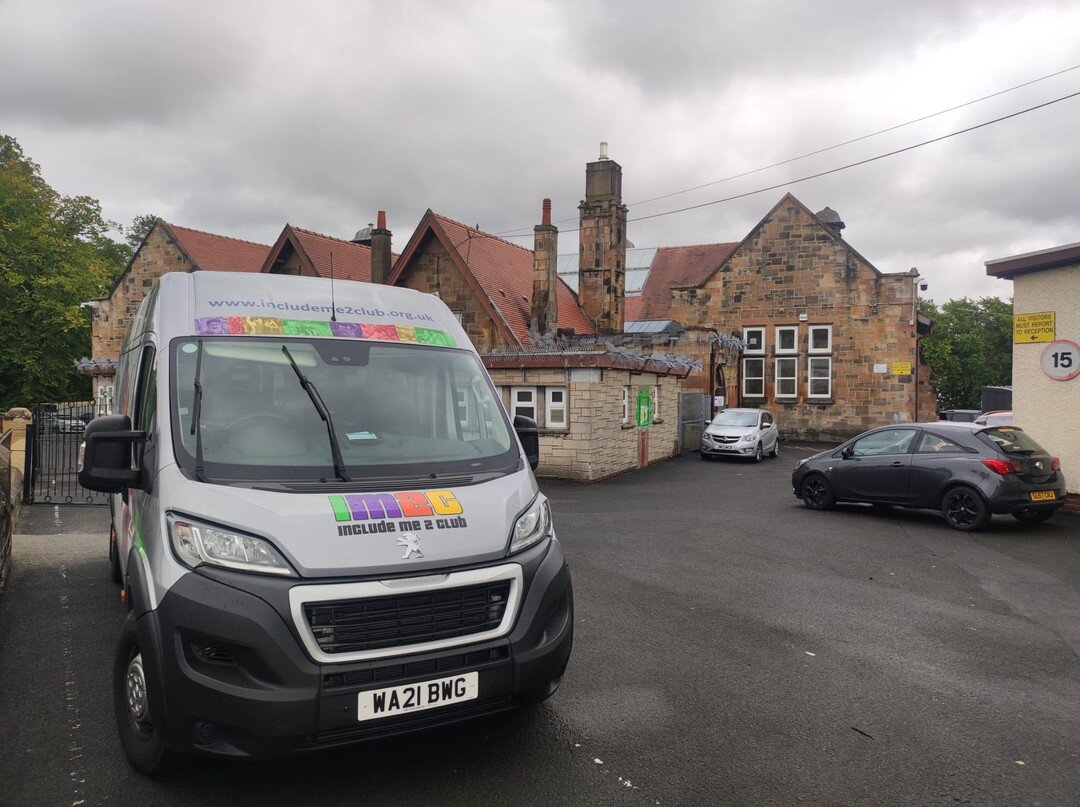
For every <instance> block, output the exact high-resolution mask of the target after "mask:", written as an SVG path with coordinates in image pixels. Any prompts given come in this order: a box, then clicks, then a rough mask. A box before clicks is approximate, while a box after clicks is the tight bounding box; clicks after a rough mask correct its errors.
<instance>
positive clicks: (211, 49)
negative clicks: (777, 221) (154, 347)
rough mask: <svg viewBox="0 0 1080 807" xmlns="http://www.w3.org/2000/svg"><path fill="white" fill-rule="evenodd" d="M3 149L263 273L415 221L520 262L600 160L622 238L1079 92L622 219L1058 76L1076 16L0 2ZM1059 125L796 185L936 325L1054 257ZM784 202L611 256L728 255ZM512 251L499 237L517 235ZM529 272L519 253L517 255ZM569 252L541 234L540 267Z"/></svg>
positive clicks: (1060, 212)
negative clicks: (909, 281) (243, 253)
mask: <svg viewBox="0 0 1080 807" xmlns="http://www.w3.org/2000/svg"><path fill="white" fill-rule="evenodd" d="M0 20H2V24H0V76H3V79H2V80H0V131H2V132H4V133H6V134H11V135H14V136H15V137H17V138H18V140H19V141H20V143H21V144H22V146H23V149H24V150H25V151H26V152H27V154H29V155H30V156H31V158H32V159H34V160H35V161H36V162H38V163H39V164H40V165H41V167H42V172H43V174H44V176H45V178H46V180H47V181H48V182H50V183H51V184H52V185H53V186H54V187H55V188H57V189H58V190H60V191H61V192H63V193H66V194H87V195H90V196H94V197H96V198H98V199H100V200H101V202H102V205H103V208H104V211H105V214H106V215H107V216H108V217H110V218H112V219H115V220H117V221H120V222H122V223H127V222H129V221H130V220H131V218H132V217H133V216H135V215H137V214H141V213H150V212H152V213H156V214H158V215H160V216H162V217H163V218H165V219H167V220H169V221H172V222H175V223H177V224H182V225H185V226H189V227H196V228H199V229H205V230H210V231H213V232H217V233H222V234H225V235H231V236H234V237H238V238H246V239H250V240H255V241H261V242H263V243H271V242H272V241H273V240H274V239H275V238H276V236H277V235H278V233H279V232H280V231H281V228H282V226H283V225H284V224H285V223H286V222H290V223H292V224H295V225H299V226H302V227H306V228H310V229H314V230H318V231H320V232H325V233H328V234H331V235H336V236H340V237H345V238H349V237H351V235H352V233H353V232H355V231H356V230H357V229H358V228H360V227H362V226H363V225H365V224H366V223H367V222H369V221H373V220H374V217H375V213H376V211H377V210H380V209H384V210H386V211H387V212H388V216H389V225H390V228H391V229H392V230H393V232H394V248H395V250H400V249H401V248H403V247H404V245H405V242H406V240H407V239H408V237H409V235H410V233H411V232H412V230H413V228H414V227H415V225H416V223H417V222H418V220H419V218H420V216H421V215H422V214H423V212H424V210H425V209H427V208H429V207H430V208H432V209H434V210H435V211H437V212H439V213H443V214H445V215H447V216H450V217H452V218H455V219H458V220H461V221H464V222H466V223H468V224H479V225H480V226H481V227H482V228H483V229H486V230H488V231H491V232H503V231H509V230H515V229H517V230H518V231H519V232H527V233H531V226H532V225H533V224H535V223H536V222H537V221H538V218H539V214H540V201H541V199H542V198H543V197H545V196H548V197H551V198H552V200H553V207H554V215H555V218H556V219H568V218H569V219H572V220H573V222H572V223H567V224H565V225H563V228H564V229H565V230H572V229H573V228H574V227H576V216H577V209H576V208H577V204H578V202H579V201H580V200H581V198H582V195H583V193H584V166H585V163H586V162H588V161H590V160H593V159H595V158H596V157H597V155H598V148H599V143H600V141H601V140H606V141H607V142H608V143H609V144H610V146H609V149H610V155H611V157H612V158H614V159H615V160H617V161H618V162H619V163H620V164H621V165H622V167H623V194H624V201H625V202H626V203H627V204H628V205H629V206H630V218H631V219H633V218H634V217H635V216H641V215H649V214H653V213H659V212H662V211H665V210H671V209H673V208H678V207H685V206H687V205H692V204H697V203H701V202H707V201H711V200H715V199H720V198H723V197H727V196H731V195H734V194H739V193H744V192H747V191H753V190H756V189H758V188H763V187H766V186H771V185H778V184H781V183H785V182H789V181H790V180H793V179H796V178H798V177H803V176H806V175H808V174H813V173H816V172H819V171H823V170H827V169H830V168H833V167H836V166H840V165H843V164H846V163H849V162H854V161H856V160H860V159H864V158H866V157H870V156H874V155H877V154H881V153H884V152H887V151H890V150H893V149H897V148H901V147H904V146H907V145H910V144H912V143H916V142H919V141H922V140H926V139H929V138H932V137H936V136H939V135H942V134H945V133H948V132H952V131H955V130H958V129H962V128H965V127H967V126H971V125H974V124H976V123H979V122H982V121H985V120H990V119H992V118H995V117H999V116H1001V115H1004V114H1008V113H1010V112H1014V111H1017V110H1020V109H1024V108H1026V107H1029V106H1033V105H1035V104H1038V103H1042V102H1044V101H1048V100H1051V99H1054V98H1058V97H1060V96H1063V95H1067V94H1070V93H1073V92H1077V91H1078V90H1080V70H1074V71H1071V72H1067V73H1064V74H1063V75H1060V76H1058V77H1056V78H1052V79H1048V80H1046V81H1042V82H1039V83H1037V84H1034V85H1032V86H1029V87H1026V88H1024V89H1021V90H1017V91H1015V92H1010V93H1006V94H1004V95H1001V96H999V97H997V98H994V99H992V100H989V101H984V102H982V103H978V104H974V105H971V106H968V107H965V108H964V109H961V110H958V111H956V112H952V113H950V114H947V115H941V116H938V117H934V118H932V119H930V120H927V121H924V122H922V123H919V124H916V125H912V126H906V127H903V128H900V129H897V130H895V131H892V132H890V133H888V134H885V135H881V136H878V137H873V138H870V139H867V140H863V141H861V142H859V143H856V144H853V145H850V146H846V147H844V148H841V149H836V150H832V151H828V152H826V153H824V154H820V155H817V156H814V157H810V158H807V159H804V160H799V161H797V162H794V163H790V164H787V165H784V166H781V167H777V168H774V169H771V170H768V171H763V172H760V173H755V174H752V175H750V176H746V177H742V178H740V179H737V180H732V181H729V182H724V183H722V184H716V185H712V186H710V187H707V188H703V189H701V190H698V191H694V192H692V193H685V194H681V195H678V196H673V197H670V198H666V199H663V200H659V201H655V202H649V203H641V202H642V201H643V200H646V199H650V198H652V197H655V196H659V195H662V194H667V193H671V192H673V191H678V190H681V189H684V188H688V187H692V186H696V185H701V184H703V183H707V182H711V181H714V180H718V179H722V178H724V177H727V176H730V175H732V174H738V173H742V172H745V171H749V170H753V169H755V168H759V167H762V166H766V165H769V164H771V163H775V162H778V161H781V160H785V159H787V158H790V157H794V156H797V155H800V154H804V153H806V152H809V151H814V150H816V149H820V148H823V147H826V146H830V145H832V144H835V143H839V142H841V141H844V140H847V139H850V138H854V137H858V136H860V135H864V134H867V133H869V132H873V131H876V130H878V129H882V128H885V127H888V126H892V125H894V124H897V123H901V122H904V121H908V120H911V119H914V118H918V117H921V116H923V115H928V114H930V113H933V112H936V111H939V110H942V109H945V108H947V107H951V106H954V105H956V104H960V103H964V102H966V101H969V100H972V99H975V98H978V97H980V96H983V95H986V94H989V93H992V92H996V91H998V90H1001V89H1005V88H1007V87H1011V86H1014V85H1016V84H1019V83H1021V82H1024V81H1028V80H1030V79H1033V78H1037V77H1039V76H1044V75H1046V74H1049V73H1053V72H1055V71H1058V70H1062V69H1064V68H1068V67H1072V66H1074V65H1076V64H1080V3H1077V2H1075V0H1073V2H1004V0H1002V1H1001V2H994V3H985V2H961V1H960V0H949V2H942V0H908V1H907V2H904V3H878V2H865V0H852V1H851V2H827V0H821V1H819V2H816V3H810V2H796V1H794V0H791V1H788V2H784V1H783V0H766V1H765V2H757V1H756V0H740V2H717V1H716V0H712V1H711V2H710V1H709V0H706V1H705V2H686V3H680V2H668V3H659V4H658V3H656V2H648V3H647V2H636V1H635V2H628V1H627V0H622V2H614V0H612V1H610V2H600V0H575V1H574V2H572V3H570V2H567V3H555V2H537V0H530V2H524V3H515V2H509V1H508V0H499V1H498V2H496V1H495V0H492V2H454V0H440V1H436V2H408V1H406V0H389V1H387V0H382V1H381V2H377V3H374V2H373V3H367V2H358V0H341V1H340V2H330V1H327V2H317V1H314V0H313V1H312V2H305V3H299V2H294V3H284V2H277V3H271V2H199V1H198V0H184V2H172V3H153V2H146V1H145V0H143V1H142V2H108V1H107V0H94V2H86V1H85V0H72V1H71V2H60V1H58V0H50V1H49V2H42V0H0ZM1078 143H1080V98H1075V99H1071V100H1067V101H1063V102H1061V103H1058V104H1055V105H1054V106H1052V107H1049V108H1046V109H1042V110H1038V111H1035V112H1032V113H1029V114H1027V115H1024V116H1021V117H1019V118H1015V119H1013V120H1009V121H1006V122H1003V123H999V124H996V125H994V126H990V127H986V128H984V129H981V130H979V131H977V132H973V133H971V134H966V135H961V136H959V137H956V138H952V139H949V140H947V141H944V142H941V143H937V144H933V145H930V146H926V147H924V148H921V149H917V150H915V151H913V152H909V153H906V154H902V155H899V156H896V157H891V158H888V159H886V160H882V161H879V162H876V163H873V164H871V165H867V166H862V167H858V168H853V169H850V170H847V171H842V172H840V173H837V174H834V175H831V176H828V177H824V178H821V179H815V180H811V181H808V182H803V183H798V184H792V185H790V186H789V187H787V188H786V189H789V190H791V192H793V193H794V194H795V195H796V196H797V197H798V198H799V199H801V200H802V201H803V202H804V203H805V204H806V205H807V206H808V207H810V208H811V209H812V210H815V211H816V210H820V209H821V208H822V207H824V206H826V205H828V206H830V207H832V208H834V209H835V210H837V211H838V212H839V213H840V215H841V217H842V218H843V219H844V221H845V222H846V223H847V229H846V230H845V231H844V235H845V237H846V238H847V240H848V241H849V242H850V243H851V244H852V245H853V246H854V247H855V248H856V249H857V250H859V251H860V252H861V253H862V254H863V255H864V256H865V257H866V258H868V259H869V260H870V261H871V262H872V263H874V264H875V265H876V266H877V267H878V268H879V269H880V270H882V271H884V272H892V271H905V270H907V269H908V268H910V267H912V266H914V267H917V268H918V269H919V270H920V272H922V273H923V275H924V276H926V277H927V278H928V279H929V283H930V288H929V292H928V295H929V296H931V297H934V298H935V299H936V300H938V301H942V300H945V299H947V298H950V297H957V296H961V295H968V296H982V295H987V294H997V295H999V296H1006V297H1007V296H1009V295H1010V294H1011V288H1010V286H1011V284H1008V283H1006V282H1004V281H999V280H992V279H988V278H986V274H985V269H984V267H983V262H984V261H986V260H988V259H991V258H998V257H1004V256H1007V255H1012V254H1016V253H1020V252H1026V251H1030V250H1036V249H1045V248H1048V247H1053V246H1058V245H1062V244H1067V243H1074V242H1077V241H1080V205H1078V204H1077V202H1078V200H1080V148H1078V147H1077V144H1078ZM784 190H785V188H780V189H777V190H771V191H766V192H764V193H760V194H757V195H753V196H749V197H747V198H744V199H740V200H737V201H733V202H726V203H721V204H716V205H711V206H708V207H704V208H701V209H699V210H696V211H692V212H687V213H680V214H675V215H671V216H665V217H661V218H655V219H650V220H647V221H641V222H638V223H631V224H630V226H629V233H628V235H629V238H630V239H631V240H632V241H633V242H634V243H635V244H636V245H637V246H665V245H676V244H696V243H711V242H718V241H738V240H740V239H742V238H743V237H744V236H745V235H746V233H747V232H748V231H749V229H750V228H751V227H752V226H753V225H754V224H755V223H756V222H757V221H758V220H759V219H760V218H761V217H762V216H764V214H765V213H766V212H767V211H768V210H769V208H771V207H772V206H773V205H774V204H775V203H776V202H777V201H778V200H779V199H780V198H781V196H783V193H784ZM521 228H524V229H521ZM516 243H522V244H524V245H526V246H529V247H531V245H532V241H531V235H530V237H529V238H526V239H520V240H516ZM576 248H577V238H576V234H575V233H572V232H564V233H563V235H562V236H561V238H560V250H559V251H560V252H573V251H575V250H576Z"/></svg>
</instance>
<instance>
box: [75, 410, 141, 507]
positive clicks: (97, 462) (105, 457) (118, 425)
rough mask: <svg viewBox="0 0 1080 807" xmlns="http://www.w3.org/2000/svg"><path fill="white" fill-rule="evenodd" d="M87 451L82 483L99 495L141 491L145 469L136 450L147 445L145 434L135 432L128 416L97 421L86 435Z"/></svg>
mask: <svg viewBox="0 0 1080 807" xmlns="http://www.w3.org/2000/svg"><path fill="white" fill-rule="evenodd" d="M83 437H84V439H85V441H86V450H85V453H84V454H83V463H82V467H81V468H80V469H79V484H80V485H82V486H83V487H84V488H88V489H89V490H96V491H98V492H99V493H123V492H124V491H125V490H127V489H128V488H140V489H141V488H142V486H143V479H142V476H143V475H142V469H141V468H140V467H139V462H137V461H133V458H138V457H137V454H136V452H135V451H134V447H135V446H137V445H142V444H143V443H145V442H146V432H142V431H132V428H131V418H130V417H128V416H127V415H102V416H101V417H98V418H94V419H93V420H91V421H90V423H89V424H88V425H87V427H86V431H85V432H84V433H83Z"/></svg>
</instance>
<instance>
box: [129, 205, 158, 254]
mask: <svg viewBox="0 0 1080 807" xmlns="http://www.w3.org/2000/svg"><path fill="white" fill-rule="evenodd" d="M157 218H158V217H157V216H155V215H154V214H153V213H145V214H144V215H142V216H136V217H135V218H133V219H132V220H131V224H129V225H128V226H127V227H125V228H124V240H125V241H127V244H128V246H129V247H131V254H133V255H134V254H135V250H137V249H138V248H139V247H140V246H141V245H142V242H143V239H144V238H146V236H147V235H149V234H150V230H151V228H152V227H153V226H154V223H155V222H156V221H157Z"/></svg>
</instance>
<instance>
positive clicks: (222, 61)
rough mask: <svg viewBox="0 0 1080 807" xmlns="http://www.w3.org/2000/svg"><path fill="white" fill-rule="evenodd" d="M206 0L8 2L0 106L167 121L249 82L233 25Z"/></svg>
mask: <svg viewBox="0 0 1080 807" xmlns="http://www.w3.org/2000/svg"><path fill="white" fill-rule="evenodd" d="M204 9H205V7H204V6H203V4H201V3H191V4H188V3H177V4H172V5H150V4H145V3H123V2H94V3H69V4H59V5H58V4H43V3H40V2H34V1H33V0H19V1H18V2H15V1H14V0H8V2H6V3H5V4H4V12H3V17H4V22H3V28H4V29H5V31H6V33H4V34H2V35H0V36H2V43H3V47H0V73H2V74H4V75H5V80H4V81H3V82H0V108H2V109H4V111H5V116H6V117H7V118H8V119H9V120H10V119H12V118H15V119H17V120H37V121H48V122H50V123H52V124H54V125H57V124H60V125H71V126H93V125H116V124H119V123H123V122H127V121H147V122H158V123H164V122H167V121H171V120H175V119H177V118H182V117H184V116H186V115H190V114H192V113H195V112H197V111H198V110H199V108H200V107H201V106H202V105H203V104H204V103H206V101H207V99H208V98H209V97H212V96H214V95H217V94H219V93H221V92H223V91H224V90H225V88H228V87H232V88H234V89H235V88H236V87H237V85H242V84H243V82H244V79H245V73H246V54H245V47H244V43H243V42H242V40H241V38H240V37H239V36H237V34H236V33H235V31H236V30H237V28H236V26H235V25H223V24H221V23H222V21H221V20H220V19H215V18H214V17H213V16H212V15H208V14H204V13H203V11H204Z"/></svg>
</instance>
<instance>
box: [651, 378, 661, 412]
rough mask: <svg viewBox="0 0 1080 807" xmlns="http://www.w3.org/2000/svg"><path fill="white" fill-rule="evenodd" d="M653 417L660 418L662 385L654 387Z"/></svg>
mask: <svg viewBox="0 0 1080 807" xmlns="http://www.w3.org/2000/svg"><path fill="white" fill-rule="evenodd" d="M652 419H653V420H660V385H659V384H657V385H656V386H655V387H653V388H652Z"/></svg>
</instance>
